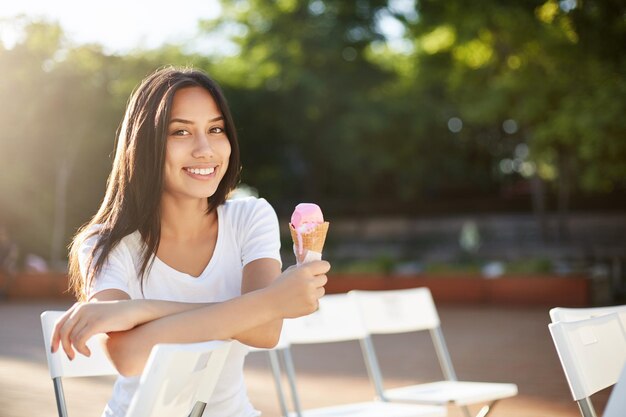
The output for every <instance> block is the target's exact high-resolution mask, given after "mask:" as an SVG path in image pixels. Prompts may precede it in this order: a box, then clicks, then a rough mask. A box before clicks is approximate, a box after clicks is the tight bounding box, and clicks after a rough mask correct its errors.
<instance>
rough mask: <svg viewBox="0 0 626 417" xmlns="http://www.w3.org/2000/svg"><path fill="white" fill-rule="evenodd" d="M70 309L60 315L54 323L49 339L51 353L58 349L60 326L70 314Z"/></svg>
mask: <svg viewBox="0 0 626 417" xmlns="http://www.w3.org/2000/svg"><path fill="white" fill-rule="evenodd" d="M70 311H71V310H68V311H66V312H65V314H63V315H62V316H61V318H60V319H59V320H57V322H56V323H55V324H54V330H53V331H52V339H51V340H50V351H51V352H52V353H54V352H56V351H57V349H59V343H61V328H62V327H63V325H64V324H65V322H66V321H67V319H68V318H69V316H70Z"/></svg>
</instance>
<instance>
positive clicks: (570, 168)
mask: <svg viewBox="0 0 626 417" xmlns="http://www.w3.org/2000/svg"><path fill="white" fill-rule="evenodd" d="M127 3H128V2H122V1H117V0H116V1H113V2H107V3H106V4H104V3H102V4H100V3H99V4H75V3H73V2H70V1H59V2H54V3H49V2H38V1H34V0H31V1H23V2H19V4H17V3H16V4H14V5H9V4H5V5H3V6H2V8H1V9H0V13H1V16H2V17H1V20H0V39H1V41H2V42H1V43H0V74H2V77H1V79H0V99H1V102H2V111H1V112H0V166H1V167H2V175H1V176H0V196H1V198H0V242H1V243H0V245H1V247H2V249H1V251H0V260H1V262H2V265H3V270H4V271H5V273H12V272H16V271H18V272H19V271H21V270H24V269H26V270H34V271H49V270H53V271H64V269H65V266H66V256H67V248H66V247H67V245H68V243H69V242H70V241H71V238H72V236H73V234H74V233H75V231H76V229H77V228H78V227H79V226H80V225H81V224H83V223H85V222H86V221H87V220H88V219H89V218H90V216H92V215H93V214H94V213H95V211H96V209H97V207H98V206H99V204H100V202H101V199H102V197H103V194H104V189H105V182H106V178H107V175H108V173H109V171H110V168H111V163H112V151H113V143H114V139H115V135H116V131H117V128H118V126H119V123H120V121H121V119H122V116H123V111H124V106H125V103H126V100H127V99H128V97H129V95H130V93H131V91H132V89H133V88H134V87H135V86H136V85H137V84H138V82H139V81H140V80H141V79H142V78H143V77H144V76H146V75H147V74H148V73H150V72H151V71H153V70H154V69H155V68H157V67H160V66H163V65H169V64H173V65H189V66H194V67H198V68H201V69H203V70H205V71H207V72H208V73H209V74H210V75H211V76H212V77H213V78H215V79H216V80H217V81H218V82H219V83H220V84H221V85H222V86H223V89H224V90H225V92H226V95H227V98H228V99H229V101H230V105H231V107H232V110H233V112H234V115H235V120H236V122H237V126H238V129H239V134H240V140H241V148H242V160H243V172H242V184H241V189H240V190H239V191H240V192H241V194H254V195H260V196H261V197H264V198H266V199H268V200H269V201H270V202H271V204H272V205H273V206H274V207H275V208H276V210H277V212H278V214H279V217H280V218H281V223H282V224H283V226H285V225H286V222H287V219H288V216H289V214H290V213H291V210H292V209H293V207H294V205H295V204H297V203H298V202H301V201H314V202H317V203H318V204H319V205H320V206H321V207H322V208H323V210H324V212H325V213H326V215H327V217H328V219H331V220H332V221H333V227H332V233H331V234H330V237H329V243H328V245H327V249H326V256H327V257H328V258H329V259H330V260H331V261H333V264H334V265H335V271H337V272H338V271H361V272H363V271H368V272H384V273H390V272H400V273H419V272H438V271H442V270H444V271H467V272H475V273H476V272H480V273H482V274H483V275H485V274H486V275H490V276H499V275H500V274H503V273H505V272H507V271H508V272H541V273H553V272H556V273H560V274H567V273H572V272H575V273H583V274H595V275H599V276H604V277H609V278H608V279H609V280H610V281H611V282H612V284H611V285H612V290H611V291H612V294H611V295H610V297H609V298H611V300H613V299H615V298H616V297H618V298H619V297H621V296H622V295H623V292H624V291H623V290H624V288H623V285H622V284H623V283H622V281H623V275H624V272H623V270H624V267H623V261H624V257H625V256H626V244H625V242H624V235H625V234H626V193H625V191H626V117H624V115H625V114H626V76H625V74H626V51H625V47H624V45H626V19H625V13H626V7H625V6H624V3H623V2H621V1H617V0H614V1H610V0H604V1H599V0H598V1H594V0H585V1H576V0H563V1H555V0H549V1H542V0H537V1H532V0H527V1H514V2H506V3H503V2H500V1H485V2H480V3H476V2H471V1H463V0H448V1H445V2H442V1H427V0H423V1H415V0H354V1H323V0H311V1H309V0H280V1H269V0H245V1H244V0H241V1H222V2H218V1H216V0H212V1H200V0H184V1H180V2H178V3H177V5H176V7H175V8H173V9H172V7H171V6H168V7H165V6H158V5H156V4H152V3H148V2H130V4H127ZM283 247H284V248H285V249H286V252H285V253H286V256H288V257H289V259H291V255H290V254H289V249H290V247H291V245H290V242H289V240H288V234H287V233H285V241H284V245H283ZM6 286H8V284H5V287H6ZM5 290H6V288H5Z"/></svg>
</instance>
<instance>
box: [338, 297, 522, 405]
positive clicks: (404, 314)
mask: <svg viewBox="0 0 626 417" xmlns="http://www.w3.org/2000/svg"><path fill="white" fill-rule="evenodd" d="M349 296H350V297H351V298H352V299H354V300H355V302H356V303H357V305H358V306H359V310H360V312H361V315H362V317H363V319H364V321H365V326H366V328H367V330H368V332H369V333H370V334H394V333H408V332H417V331H422V330H428V331H429V332H430V336H431V338H432V341H433V343H434V346H435V350H436V353H437V358H438V359H439V364H440V366H441V369H442V372H443V375H444V377H445V380H444V381H437V382H431V383H423V384H417V385H411V386H406V387H400V388H395V389H388V390H385V389H384V387H383V377H382V374H381V371H380V367H379V365H378V361H377V360H376V354H375V352H374V345H373V343H372V341H371V338H370V337H367V338H365V340H364V343H363V344H362V346H363V353H364V355H365V357H366V359H367V361H368V362H369V367H370V368H372V370H373V371H372V372H371V373H370V376H371V377H372V380H373V383H374V386H375V387H376V391H377V393H378V395H379V396H380V397H381V398H384V399H388V400H390V401H398V402H411V403H423V404H438V405H446V404H454V405H457V406H459V407H461V409H462V410H463V413H464V414H465V415H466V416H470V411H469V407H468V406H470V405H473V404H481V403H487V404H486V405H484V406H483V407H482V408H481V409H480V411H479V412H478V414H477V416H481V417H484V416H486V415H487V414H488V413H489V412H490V411H491V410H492V409H493V407H494V405H495V404H496V402H497V401H499V400H501V399H503V398H508V397H513V396H515V395H517V385H515V384H509V383H494V382H474V381H458V380H457V376H456V373H455V372H454V368H453V366H452V360H451V359H450V354H449V352H448V348H447V346H446V342H445V340H444V338H443V333H442V331H441V324H440V321H439V315H438V314H437V309H436V307H435V303H434V301H433V299H432V296H431V294H430V290H429V289H428V288H412V289H407V290H392V291H356V290H355V291H351V292H350V293H349Z"/></svg>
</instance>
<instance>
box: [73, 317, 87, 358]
mask: <svg viewBox="0 0 626 417" xmlns="http://www.w3.org/2000/svg"><path fill="white" fill-rule="evenodd" d="M90 333H91V327H90V326H89V323H87V322H85V323H81V325H80V327H79V326H78V325H76V326H74V328H73V329H72V332H71V334H70V341H71V343H72V345H74V348H75V349H76V350H77V351H78V352H79V353H82V354H83V355H85V356H89V355H90V354H91V352H90V351H89V348H88V347H87V340H89V337H91V334H90Z"/></svg>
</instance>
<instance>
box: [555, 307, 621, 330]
mask: <svg viewBox="0 0 626 417" xmlns="http://www.w3.org/2000/svg"><path fill="white" fill-rule="evenodd" d="M611 313H617V314H618V315H619V318H620V320H621V321H622V326H623V327H624V329H626V305H618V306H608V307H586V308H584V307H581V308H566V307H555V308H553V309H551V310H550V319H551V320H552V323H556V322H557V321H578V320H585V319H590V318H593V317H600V316H604V315H607V314H611Z"/></svg>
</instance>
